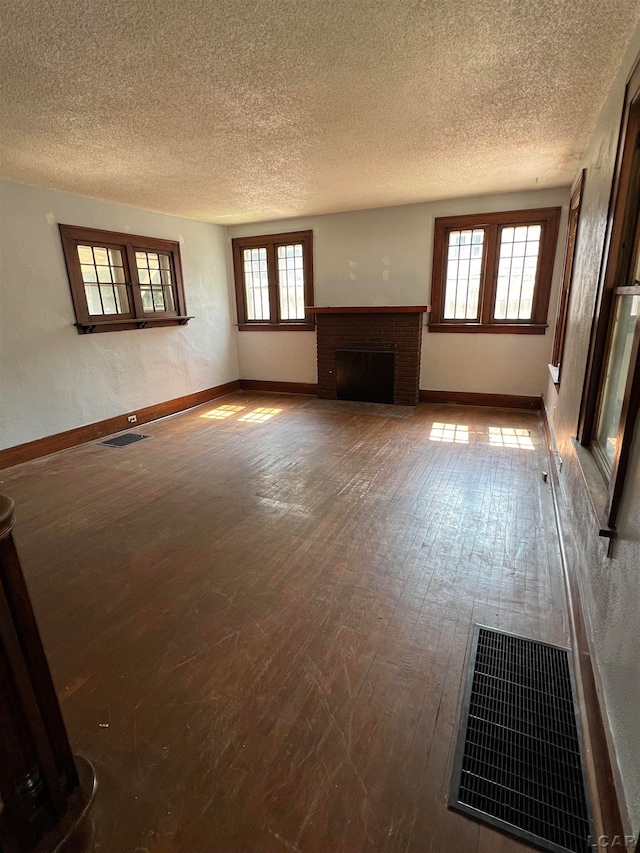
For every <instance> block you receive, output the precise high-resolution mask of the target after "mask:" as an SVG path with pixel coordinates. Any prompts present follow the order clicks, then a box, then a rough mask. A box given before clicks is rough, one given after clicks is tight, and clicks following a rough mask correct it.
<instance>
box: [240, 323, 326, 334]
mask: <svg viewBox="0 0 640 853" xmlns="http://www.w3.org/2000/svg"><path fill="white" fill-rule="evenodd" d="M238 329H239V330H240V331H241V332H315V330H316V324H315V323H238Z"/></svg>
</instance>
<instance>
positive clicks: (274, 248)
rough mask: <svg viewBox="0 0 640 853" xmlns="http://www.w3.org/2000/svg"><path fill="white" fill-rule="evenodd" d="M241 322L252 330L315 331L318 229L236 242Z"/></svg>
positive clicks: (244, 326) (233, 246) (239, 317)
mask: <svg viewBox="0 0 640 853" xmlns="http://www.w3.org/2000/svg"><path fill="white" fill-rule="evenodd" d="M232 248H233V268H234V276H235V283H236V300H237V303H238V326H239V328H240V329H241V330H242V331H247V330H249V329H251V330H256V329H266V330H282V329H284V330H287V329H288V330H289V331H309V330H313V329H315V325H314V323H313V320H312V318H311V317H310V315H309V314H308V313H307V308H311V307H312V306H313V232H312V231H294V232H290V233H288V234H269V235H267V236H260V237H236V238H234V239H233V240H232Z"/></svg>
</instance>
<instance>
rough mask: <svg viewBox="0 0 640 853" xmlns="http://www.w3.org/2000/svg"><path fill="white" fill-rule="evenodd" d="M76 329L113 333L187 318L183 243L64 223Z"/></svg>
mask: <svg viewBox="0 0 640 853" xmlns="http://www.w3.org/2000/svg"><path fill="white" fill-rule="evenodd" d="M60 235H61V237H62V248H63V250H64V257H65V261H66V264H67V274H68V276H69V284H70V285H71V296H72V298H73V305H74V308H75V313H76V324H75V325H76V328H77V329H78V332H79V333H81V334H84V333H87V332H113V331H122V330H124V329H132V328H138V329H141V328H145V327H147V326H173V325H178V324H185V323H187V322H188V321H189V320H190V319H191V317H188V316H187V311H186V305H185V300H184V290H183V286H182V265H181V263H180V246H179V244H178V243H175V242H173V241H170V240H157V239H155V238H153V237H138V236H134V235H131V234H119V233H116V232H112V231H97V230H94V229H91V228H80V227H79V226H75V225H60Z"/></svg>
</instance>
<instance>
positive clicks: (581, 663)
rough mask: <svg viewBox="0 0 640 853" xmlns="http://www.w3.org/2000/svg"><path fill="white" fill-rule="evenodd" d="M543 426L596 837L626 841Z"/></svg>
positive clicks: (573, 559)
mask: <svg viewBox="0 0 640 853" xmlns="http://www.w3.org/2000/svg"><path fill="white" fill-rule="evenodd" d="M543 412H544V413H543V417H542V421H543V425H544V430H545V437H546V441H547V451H548V458H549V480H548V482H549V484H550V486H551V495H552V499H553V506H554V513H555V517H556V526H557V530H558V542H559V546H560V557H561V564H562V571H563V579H564V587H565V595H566V600H567V610H568V614H569V627H570V633H571V649H572V655H573V661H574V669H575V674H576V681H577V688H578V696H577V697H576V701H577V702H578V705H579V708H580V711H581V713H580V717H581V720H582V724H583V734H584V738H585V745H586V749H585V758H586V762H585V763H586V767H585V771H586V782H587V787H588V790H589V799H590V802H591V806H592V812H593V814H592V817H593V821H594V824H595V827H594V828H595V832H596V837H599V836H607V837H608V838H609V839H612V838H614V836H617V837H618V838H624V837H625V829H624V823H625V820H623V815H626V806H625V804H624V801H623V800H621V797H622V792H621V789H620V796H619V795H618V787H617V785H616V776H615V773H614V767H615V766H616V762H615V757H614V755H615V754H614V749H613V738H612V736H611V732H610V730H608V722H607V721H608V716H607V713H606V709H605V708H604V707H603V704H602V702H601V699H600V695H599V692H598V687H597V680H596V663H595V658H594V657H592V654H591V649H590V644H589V636H588V633H587V626H586V621H585V617H584V611H583V608H582V603H581V598H580V587H579V582H578V577H577V571H578V570H577V566H578V560H579V556H578V551H577V548H576V543H575V538H574V536H573V532H572V528H571V522H570V520H569V518H568V515H567V512H566V509H565V505H564V501H563V498H562V491H561V488H560V477H559V472H558V467H557V464H556V454H555V453H554V443H553V430H552V427H551V424H550V423H549V420H548V413H547V411H546V409H544V410H543Z"/></svg>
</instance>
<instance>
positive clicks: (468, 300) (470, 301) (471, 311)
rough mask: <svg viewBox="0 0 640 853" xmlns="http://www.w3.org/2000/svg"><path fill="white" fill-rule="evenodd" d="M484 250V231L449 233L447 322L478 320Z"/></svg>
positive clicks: (446, 295) (446, 291) (445, 314)
mask: <svg viewBox="0 0 640 853" xmlns="http://www.w3.org/2000/svg"><path fill="white" fill-rule="evenodd" d="M483 249H484V229H482V228H476V229H474V230H473V231H451V232H449V242H448V247H447V283H446V287H445V300H444V319H445V320H477V319H479V317H478V308H479V301H480V277H481V275H482V254H483Z"/></svg>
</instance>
